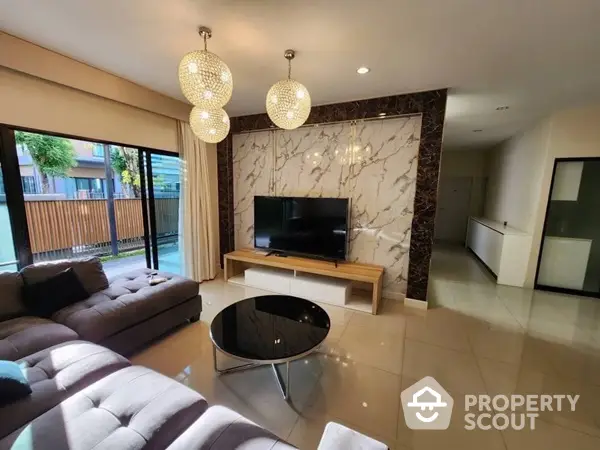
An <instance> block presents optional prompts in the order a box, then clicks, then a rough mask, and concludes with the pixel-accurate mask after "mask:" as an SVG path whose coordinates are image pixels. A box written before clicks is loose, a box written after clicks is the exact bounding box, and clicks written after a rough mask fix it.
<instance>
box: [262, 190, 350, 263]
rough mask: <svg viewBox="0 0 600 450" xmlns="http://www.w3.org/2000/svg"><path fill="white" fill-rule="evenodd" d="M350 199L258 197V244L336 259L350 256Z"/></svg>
mask: <svg viewBox="0 0 600 450" xmlns="http://www.w3.org/2000/svg"><path fill="white" fill-rule="evenodd" d="M348 220H349V217H348V199H345V198H306V197H262V196H255V197H254V247H255V248H259V249H264V250H271V251H273V252H281V253H283V254H290V255H300V256H309V257H313V258H322V259H329V260H335V261H342V260H345V259H346V247H347V235H348Z"/></svg>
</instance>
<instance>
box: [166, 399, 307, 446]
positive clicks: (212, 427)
mask: <svg viewBox="0 0 600 450" xmlns="http://www.w3.org/2000/svg"><path fill="white" fill-rule="evenodd" d="M294 448H295V447H292V446H291V445H290V444H288V443H286V442H283V441H281V440H280V439H279V438H278V437H277V436H275V435H274V434H272V433H270V432H269V431H267V430H265V429H264V428H261V427H260V426H258V425H256V424H255V423H254V422H251V421H249V420H248V419H246V418H245V417H242V416H240V415H239V414H238V413H236V412H235V411H232V410H230V409H228V408H225V407H224V406H213V407H211V408H209V409H208V410H207V411H206V412H205V413H204V414H203V415H202V416H201V417H200V418H199V419H198V420H197V421H196V422H194V423H193V424H192V426H191V427H189V428H188V429H187V430H186V431H185V432H184V433H183V434H182V435H181V436H179V437H178V438H177V439H176V440H175V442H173V443H172V444H171V445H170V446H169V447H168V450H225V449H240V450H242V449H243V450H291V449H294Z"/></svg>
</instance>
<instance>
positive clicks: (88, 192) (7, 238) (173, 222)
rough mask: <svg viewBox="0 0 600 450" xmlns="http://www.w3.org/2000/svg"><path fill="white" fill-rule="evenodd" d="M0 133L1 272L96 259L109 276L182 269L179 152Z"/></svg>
mask: <svg viewBox="0 0 600 450" xmlns="http://www.w3.org/2000/svg"><path fill="white" fill-rule="evenodd" d="M0 132H1V138H2V139H1V141H0V143H1V144H2V146H1V151H2V153H1V158H0V167H1V169H2V170H1V171H0V175H1V176H0V271H9V270H10V271H13V270H16V269H17V268H19V267H23V266H25V265H27V264H30V263H32V262H40V261H53V260H58V259H65V258H77V257H85V256H96V257H99V258H100V259H101V260H102V262H103V266H104V270H105V272H106V273H107V275H108V276H109V277H111V276H114V275H117V274H119V273H123V272H127V271H131V270H134V269H139V268H144V267H147V268H152V269H160V270H164V271H169V272H175V273H182V272H183V270H182V268H181V264H180V257H179V242H178V240H179V191H180V184H179V177H180V172H181V170H180V160H179V158H178V157H177V156H174V155H173V154H168V153H165V152H161V151H158V150H150V149H145V148H144V149H138V148H131V147H127V146H123V145H117V144H110V143H98V142H94V141H90V140H85V139H80V138H77V139H75V138H72V137H66V136H57V135H53V134H46V133H41V132H32V131H24V130H12V129H10V128H8V127H5V126H0ZM13 235H14V236H15V239H14V240H13Z"/></svg>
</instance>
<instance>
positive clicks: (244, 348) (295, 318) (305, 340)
mask: <svg viewBox="0 0 600 450" xmlns="http://www.w3.org/2000/svg"><path fill="white" fill-rule="evenodd" d="M330 324H331V323H330V321H329V316H328V315H327V313H326V312H325V310H324V309H323V308H321V307H320V306H319V305H317V304H315V303H313V302H311V301H308V300H304V299H302V298H298V297H292V296H289V295H264V296H259V297H252V298H247V299H244V300H241V301H239V302H237V303H234V304H232V305H229V306H228V307H226V308H225V309H223V310H222V311H221V312H220V313H219V314H217V316H216V317H215V318H214V320H213V321H212V323H211V325H210V339H211V340H212V343H213V362H214V368H215V371H216V372H217V373H218V374H225V373H231V372H234V371H239V370H246V369H250V368H252V367H257V366H264V365H267V364H270V365H271V367H272V368H273V372H274V373H275V378H276V379H277V382H278V384H279V388H280V389H281V393H282V395H283V398H285V399H286V400H287V399H288V398H289V394H290V362H292V361H294V360H297V359H301V358H304V357H305V356H307V355H309V354H310V353H312V352H313V351H315V350H316V349H317V348H318V347H319V345H320V344H321V343H322V342H323V340H324V339H325V338H326V337H327V334H328V333H329V327H330ZM217 350H219V351H220V352H221V353H223V354H225V355H227V356H230V357H232V358H235V359H237V360H240V361H244V362H245V364H242V365H240V366H235V367H231V368H228V369H219V367H218V364H217ZM283 364H285V366H286V377H285V381H284V380H283V377H282V375H281V373H280V371H279V367H278V366H279V365H283Z"/></svg>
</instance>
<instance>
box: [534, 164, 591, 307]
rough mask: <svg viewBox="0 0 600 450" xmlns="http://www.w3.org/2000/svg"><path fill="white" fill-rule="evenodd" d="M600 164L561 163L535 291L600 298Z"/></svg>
mask: <svg viewBox="0 0 600 450" xmlns="http://www.w3.org/2000/svg"><path fill="white" fill-rule="evenodd" d="M598 193H600V158H587V159H558V160H556V162H555V165H554V173H553V176H552V185H551V188H550V198H549V201H548V209H547V211H546V219H545V222H544V231H543V235H542V242H541V252H540V257H539V261H538V270H537V276H536V288H539V289H545V290H552V291H558V292H565V293H573V294H579V295H587V296H593V297H600V196H599V195H598Z"/></svg>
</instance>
